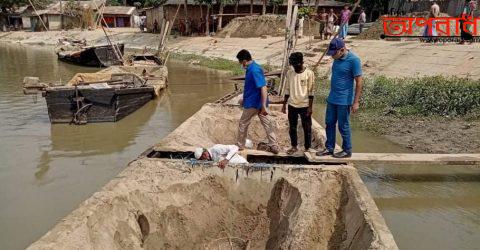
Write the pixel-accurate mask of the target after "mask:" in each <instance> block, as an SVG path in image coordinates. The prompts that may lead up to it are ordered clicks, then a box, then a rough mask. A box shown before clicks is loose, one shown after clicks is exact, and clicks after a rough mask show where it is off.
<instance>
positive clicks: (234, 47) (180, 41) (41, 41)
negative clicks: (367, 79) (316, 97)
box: [0, 28, 480, 79]
mask: <svg viewBox="0 0 480 250" xmlns="http://www.w3.org/2000/svg"><path fill="white" fill-rule="evenodd" d="M109 34H111V38H112V40H113V41H116V42H123V43H124V44H125V47H126V48H127V49H144V48H147V49H152V50H153V49H156V47H157V45H158V43H159V41H158V40H159V39H158V34H150V33H141V32H139V31H138V29H133V28H115V29H110V30H109ZM64 36H67V37H71V38H73V39H86V40H87V41H88V42H91V43H106V42H107V41H106V39H105V37H104V34H103V31H102V30H93V31H81V30H68V31H49V32H28V31H13V32H4V33H0V42H13V43H21V44H35V45H55V44H56V43H57V40H58V38H60V37H64ZM283 41H284V38H283V37H263V38H260V37H258V38H219V37H175V36H171V37H170V38H169V41H168V49H169V50H170V51H172V52H175V53H179V54H192V55H198V56H204V57H207V58H222V59H226V60H231V61H235V55H236V53H237V52H238V51H239V50H240V49H248V50H249V51H251V53H252V56H253V58H254V59H255V60H257V61H258V62H259V63H261V64H266V65H271V66H273V67H278V66H281V64H282V59H283V56H282V53H283V49H284V42H283ZM327 43H328V42H327V41H323V40H315V39H311V38H309V37H303V38H301V39H299V40H298V41H297V46H296V50H297V51H301V52H304V54H305V62H306V64H307V65H314V64H315V63H316V62H317V61H318V60H319V58H320V56H321V54H322V52H323V50H324V49H325V47H326V46H327ZM346 43H347V47H348V48H349V49H351V50H352V51H353V52H354V53H356V54H357V55H358V56H359V57H360V58H361V59H362V63H363V69H364V72H365V74H366V75H385V76H388V77H409V76H436V75H443V76H458V77H469V78H472V79H480V63H478V62H479V60H480V44H479V43H474V44H471V45H468V46H462V45H458V44H454V43H445V44H427V43H420V42H418V41H401V42H391V41H383V40H355V39H347V41H346ZM331 62H332V59H331V58H330V57H325V58H324V59H323V60H322V62H321V63H320V67H319V72H320V73H322V72H324V73H325V72H328V71H329V69H330V64H331Z"/></svg>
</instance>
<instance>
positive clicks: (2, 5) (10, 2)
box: [0, 0, 51, 12]
mask: <svg viewBox="0 0 480 250" xmlns="http://www.w3.org/2000/svg"><path fill="white" fill-rule="evenodd" d="M32 3H33V4H34V5H35V8H37V9H44V8H45V7H47V6H48V4H49V3H51V1H50V0H34V1H32ZM29 4H30V2H29V1H28V0H0V9H1V10H2V11H4V12H6V11H7V10H9V9H12V8H14V7H20V6H24V5H29Z"/></svg>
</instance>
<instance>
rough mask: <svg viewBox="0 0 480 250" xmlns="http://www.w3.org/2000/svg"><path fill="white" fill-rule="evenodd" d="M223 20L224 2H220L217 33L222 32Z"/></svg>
mask: <svg viewBox="0 0 480 250" xmlns="http://www.w3.org/2000/svg"><path fill="white" fill-rule="evenodd" d="M222 19H223V1H220V9H219V10H218V25H217V32H219V31H220V30H222Z"/></svg>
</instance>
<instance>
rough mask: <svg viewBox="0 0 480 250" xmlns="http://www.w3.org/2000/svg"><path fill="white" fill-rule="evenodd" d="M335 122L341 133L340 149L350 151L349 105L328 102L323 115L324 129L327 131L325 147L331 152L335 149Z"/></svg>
mask: <svg viewBox="0 0 480 250" xmlns="http://www.w3.org/2000/svg"><path fill="white" fill-rule="evenodd" d="M337 123H338V130H339V131H340V134H341V135H342V141H343V142H342V149H343V151H345V152H347V153H351V152H352V139H351V138H352V136H351V132H350V105H336V104H332V103H329V102H328V103H327V114H326V115H325V124H326V128H325V131H326V133H327V141H326V143H325V147H326V148H327V149H328V150H329V151H331V152H333V150H334V149H335V139H336V127H337Z"/></svg>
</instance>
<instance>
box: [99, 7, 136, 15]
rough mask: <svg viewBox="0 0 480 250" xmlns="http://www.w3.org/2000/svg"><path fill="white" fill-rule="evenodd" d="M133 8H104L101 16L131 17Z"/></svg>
mask: <svg viewBox="0 0 480 250" xmlns="http://www.w3.org/2000/svg"><path fill="white" fill-rule="evenodd" d="M134 11H135V7H131V6H105V8H104V9H103V14H107V15H132V14H133V12H134Z"/></svg>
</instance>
